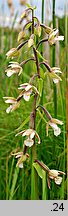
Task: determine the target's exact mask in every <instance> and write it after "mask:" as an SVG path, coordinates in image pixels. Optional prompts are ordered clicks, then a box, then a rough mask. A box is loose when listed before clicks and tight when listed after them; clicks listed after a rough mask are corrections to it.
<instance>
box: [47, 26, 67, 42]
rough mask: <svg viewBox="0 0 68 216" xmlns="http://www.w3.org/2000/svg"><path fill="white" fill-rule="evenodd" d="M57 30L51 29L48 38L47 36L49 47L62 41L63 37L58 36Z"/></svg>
mask: <svg viewBox="0 0 68 216" xmlns="http://www.w3.org/2000/svg"><path fill="white" fill-rule="evenodd" d="M58 32H59V30H58V29H53V30H52V31H50V33H49V36H48V42H49V44H50V45H53V44H55V43H56V41H63V40H64V36H58Z"/></svg>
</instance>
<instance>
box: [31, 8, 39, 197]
mask: <svg viewBox="0 0 68 216" xmlns="http://www.w3.org/2000/svg"><path fill="white" fill-rule="evenodd" d="M32 34H34V10H32ZM34 55H35V50H34ZM35 58H36V55H35ZM36 67H37V73H38V62H37V59H36ZM36 100H37V94H35V96H34V104H33V112H32V115H31V119H30V124H31V128H32V129H34V130H35V120H36ZM36 158H37V152H36V143H35V137H34V145H33V146H32V170H31V200H38V174H37V172H36V170H35V168H34V167H33V162H34V161H35V159H36Z"/></svg>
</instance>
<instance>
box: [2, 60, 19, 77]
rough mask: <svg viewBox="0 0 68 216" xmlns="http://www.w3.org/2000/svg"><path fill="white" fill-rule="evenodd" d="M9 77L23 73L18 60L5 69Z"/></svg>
mask: <svg viewBox="0 0 68 216" xmlns="http://www.w3.org/2000/svg"><path fill="white" fill-rule="evenodd" d="M5 72H6V74H7V76H8V77H11V76H12V75H13V74H18V76H19V75H20V74H21V73H22V67H21V66H20V65H19V63H18V62H10V64H9V68H8V69H7V70H6V71H5Z"/></svg>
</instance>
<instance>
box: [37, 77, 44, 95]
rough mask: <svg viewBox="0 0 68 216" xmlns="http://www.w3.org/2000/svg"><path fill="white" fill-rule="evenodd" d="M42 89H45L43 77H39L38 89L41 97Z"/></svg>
mask: <svg viewBox="0 0 68 216" xmlns="http://www.w3.org/2000/svg"><path fill="white" fill-rule="evenodd" d="M42 89H43V79H41V78H40V79H38V91H39V94H40V97H41V95H42Z"/></svg>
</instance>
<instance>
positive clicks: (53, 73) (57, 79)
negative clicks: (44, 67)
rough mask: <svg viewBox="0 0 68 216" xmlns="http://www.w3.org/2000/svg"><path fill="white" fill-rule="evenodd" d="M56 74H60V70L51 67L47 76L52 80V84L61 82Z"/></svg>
mask: <svg viewBox="0 0 68 216" xmlns="http://www.w3.org/2000/svg"><path fill="white" fill-rule="evenodd" d="M57 73H60V74H62V72H61V70H60V68H58V67H52V68H51V72H50V73H49V76H50V77H51V78H52V79H53V82H54V83H58V82H59V81H62V79H61V77H60V76H58V75H57Z"/></svg>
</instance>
